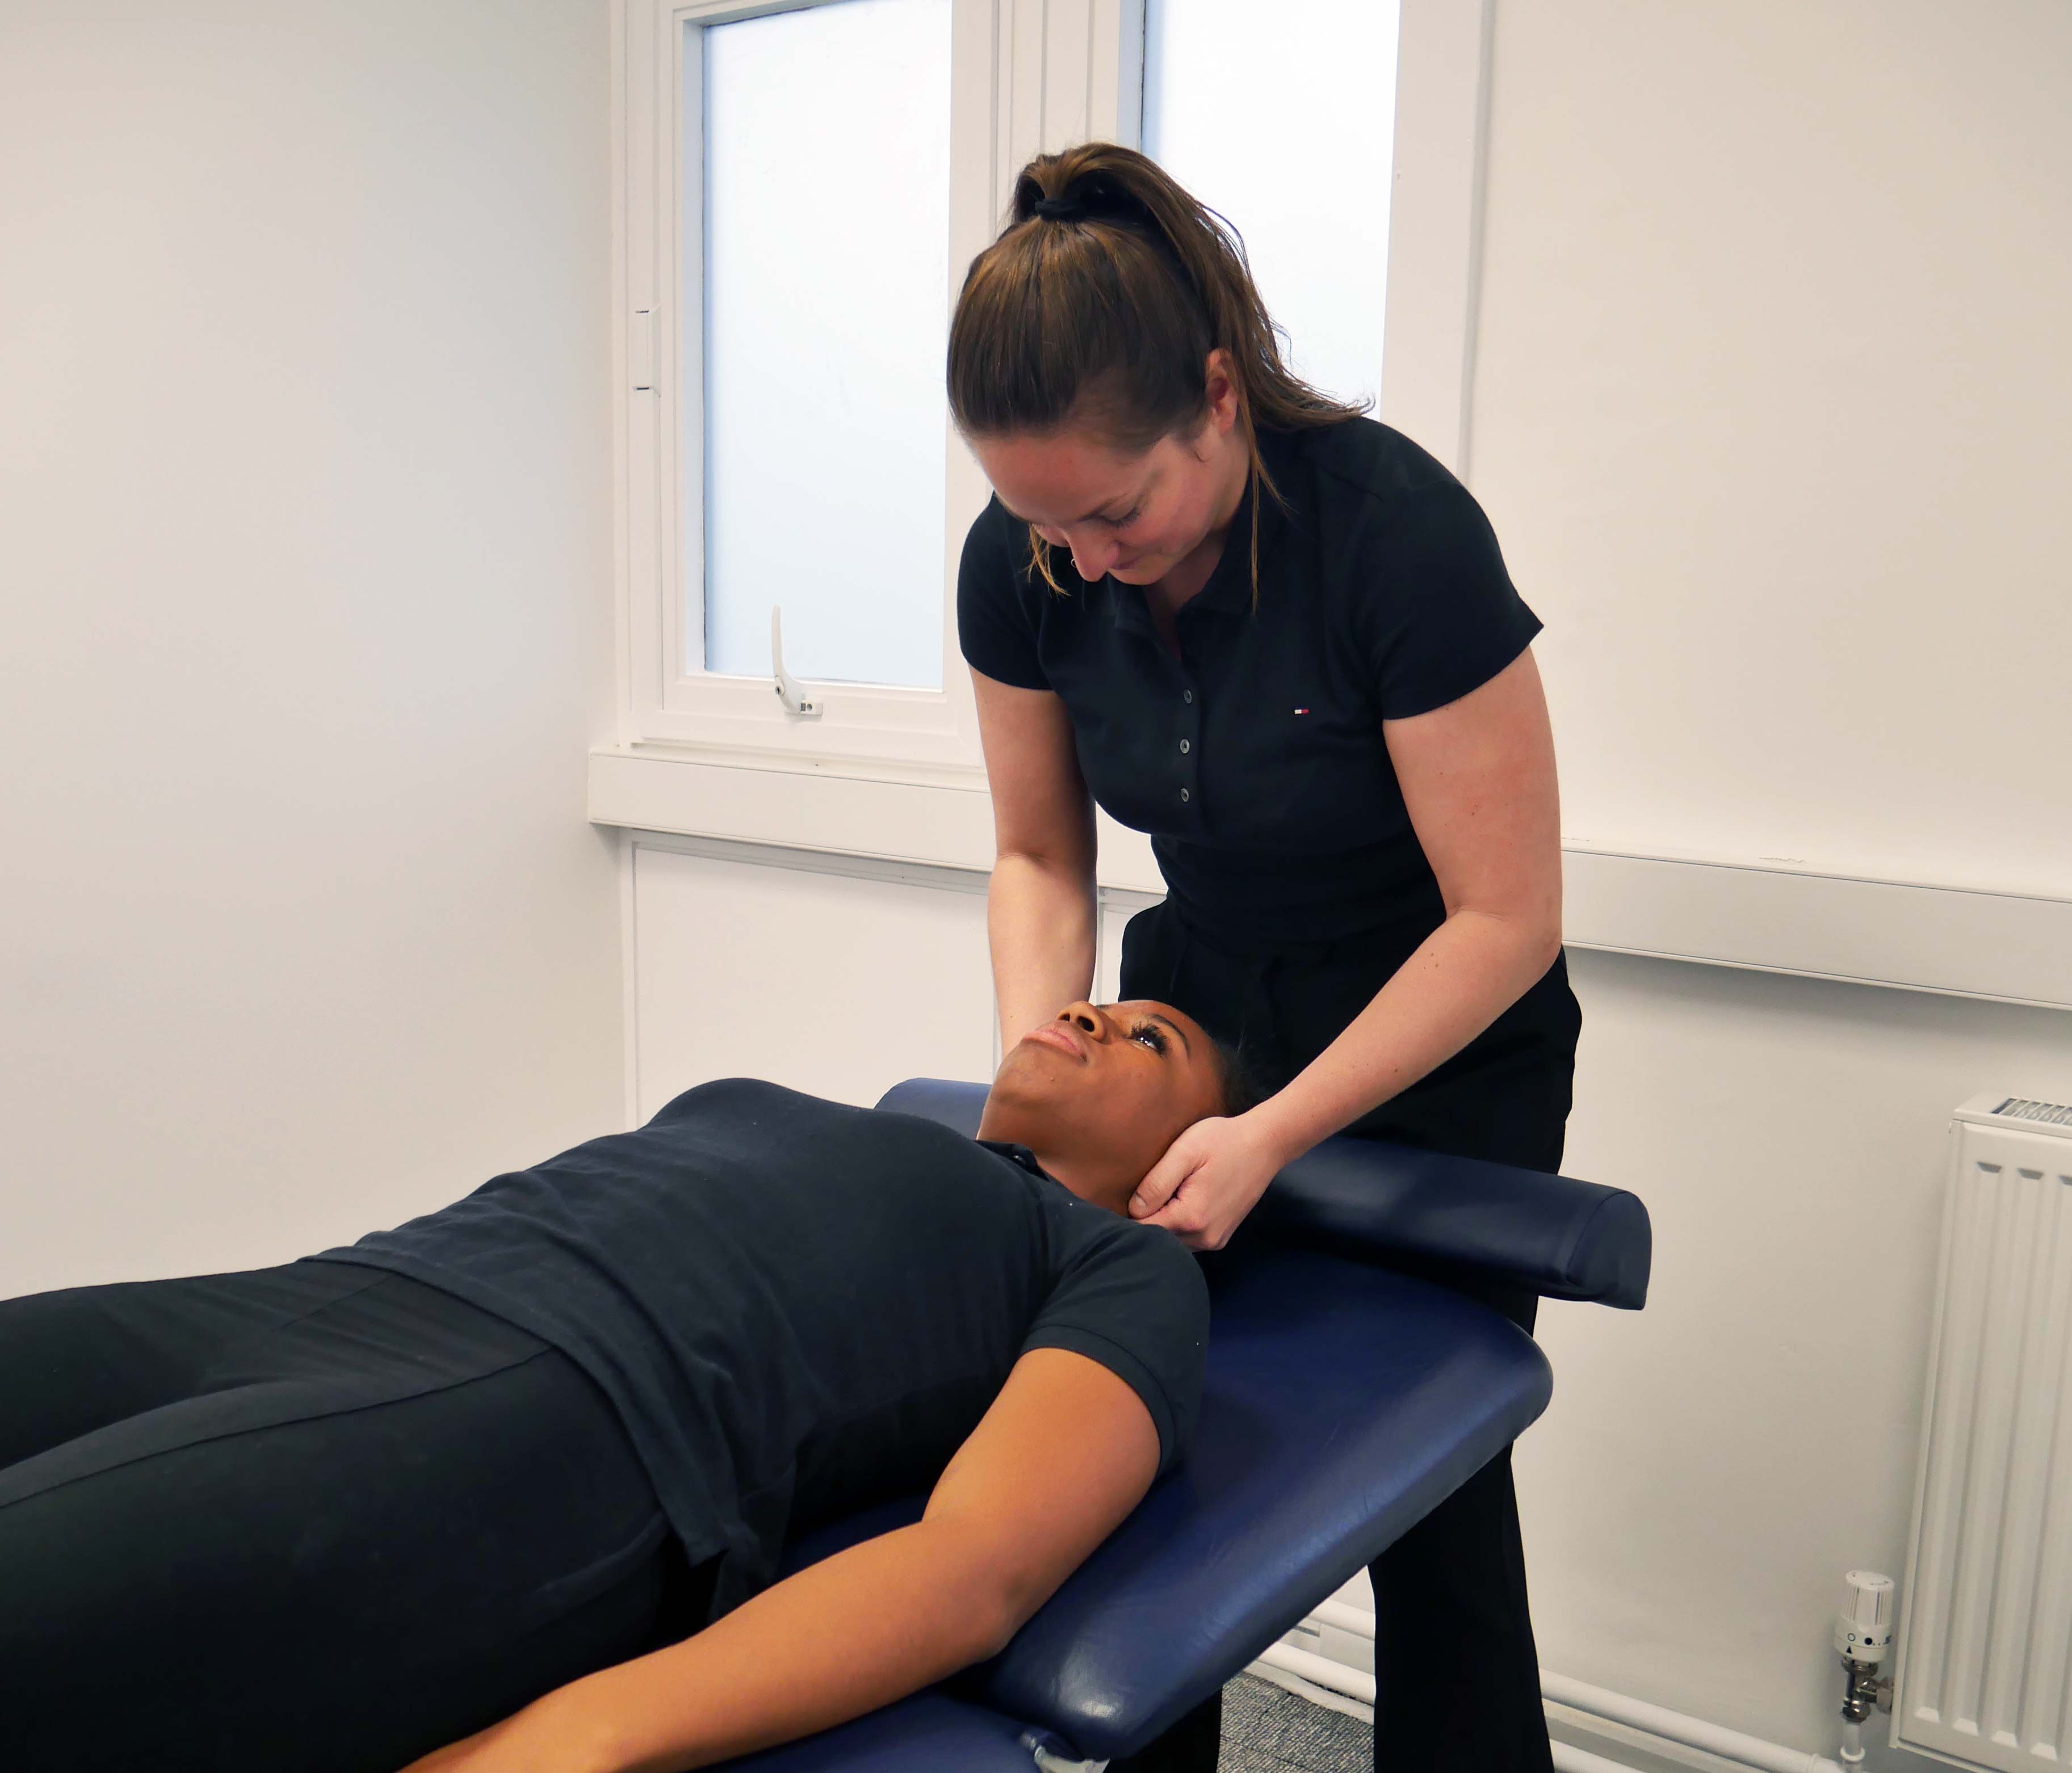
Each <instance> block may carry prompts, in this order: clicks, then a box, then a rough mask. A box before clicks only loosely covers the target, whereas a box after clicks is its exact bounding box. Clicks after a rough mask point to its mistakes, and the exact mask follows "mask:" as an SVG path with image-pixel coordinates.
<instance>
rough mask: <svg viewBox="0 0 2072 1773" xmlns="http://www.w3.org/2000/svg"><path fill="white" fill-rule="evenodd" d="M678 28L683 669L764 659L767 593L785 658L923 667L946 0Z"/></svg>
mask: <svg viewBox="0 0 2072 1773" xmlns="http://www.w3.org/2000/svg"><path fill="white" fill-rule="evenodd" d="M687 28H690V29H693V30H697V29H700V27H687ZM701 35H702V37H703V45H702V47H703V51H704V53H703V55H702V56H701V57H697V58H693V57H690V56H687V57H686V58H685V66H686V68H698V67H699V65H700V62H702V64H703V65H702V71H701V84H702V88H703V91H702V102H701V105H699V107H698V114H700V115H701V116H702V117H703V120H704V128H703V129H702V131H701V135H702V142H687V143H686V144H685V148H686V154H685V160H686V168H687V171H689V173H691V174H693V176H695V175H696V174H697V171H698V160H699V157H700V155H699V150H702V162H703V166H702V173H703V191H704V197H705V227H704V230H703V236H704V237H703V240H702V243H697V242H693V244H692V247H691V248H690V250H691V251H692V252H696V253H697V255H698V257H697V261H693V262H692V263H689V264H688V265H686V267H685V269H686V273H687V281H689V279H690V278H697V280H698V281H701V282H702V284H703V285H704V292H705V300H704V302H703V304H702V306H703V310H704V334H705V335H704V339H703V351H702V357H703V361H704V389H703V393H704V398H703V401H702V403H701V404H702V411H701V410H700V409H699V404H697V403H693V402H690V401H687V402H686V412H687V415H688V422H689V423H692V424H695V425H702V427H703V429H704V433H705V439H704V441H705V450H704V454H705V484H704V486H702V488H687V489H686V493H687V495H688V496H690V497H693V498H694V497H696V496H697V495H698V494H699V493H702V495H703V499H704V507H705V560H704V562H703V566H704V573H703V580H704V583H703V586H702V592H703V595H702V597H699V596H697V591H696V589H694V590H693V606H692V609H691V612H690V614H691V615H692V618H693V622H692V623H691V624H690V625H689V631H690V632H693V633H695V632H697V626H696V622H697V615H698V605H700V604H702V606H703V626H704V632H705V668H706V669H707V670H709V671H724V672H728V673H732V674H736V675H743V676H754V677H767V676H768V675H770V606H771V604H772V603H779V604H782V605H783V609H784V665H785V669H786V670H787V671H790V672H791V673H792V674H793V675H796V676H799V677H806V678H818V679H836V680H840V681H843V682H849V683H892V684H900V685H906V686H912V687H923V688H931V689H932V688H939V687H941V683H942V668H943V667H942V658H943V584H944V580H943V559H944V550H943V531H944V524H945V522H946V517H945V512H944V508H943V474H944V470H945V466H946V465H945V460H944V450H945V448H946V439H947V435H948V432H947V427H948V407H947V404H946V402H945V400H944V396H943V349H944V345H945V341H946V339H947V337H948V330H949V293H948V292H949V185H950V0H838V3H836V4H833V5H825V6H812V7H808V8H805V9H804V10H799V11H794V12H782V13H776V14H771V15H769V16H767V17H764V18H750V19H743V20H741V21H739V22H738V23H733V24H723V25H713V26H707V27H702V30H701ZM688 77H689V76H687V78H688ZM700 248H701V249H700ZM695 286H696V285H695V284H693V287H695ZM686 355H687V358H689V357H690V355H691V354H689V353H687V354H686ZM691 459H695V458H691ZM688 564H689V568H690V570H689V572H688V573H687V574H686V578H687V581H689V584H690V585H692V586H693V587H694V588H696V587H697V581H698V578H699V574H698V572H697V567H698V564H699V563H697V561H692V562H689V563H688Z"/></svg>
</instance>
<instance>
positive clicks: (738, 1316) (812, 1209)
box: [310, 1077, 1208, 1617]
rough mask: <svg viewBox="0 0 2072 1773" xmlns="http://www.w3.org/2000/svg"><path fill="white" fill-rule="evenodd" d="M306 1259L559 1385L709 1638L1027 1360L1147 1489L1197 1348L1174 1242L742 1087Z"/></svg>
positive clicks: (1201, 1328)
mask: <svg viewBox="0 0 2072 1773" xmlns="http://www.w3.org/2000/svg"><path fill="white" fill-rule="evenodd" d="M310 1259H312V1260H317V1261H326V1262H359V1263H364V1264H367V1265H368V1266H373V1267H377V1268H383V1269H389V1270H393V1271H395V1272H397V1273H398V1274H407V1275H409V1276H411V1277H412V1278H414V1279H417V1280H421V1281H424V1282H426V1283H429V1284H430V1285H432V1286H434V1287H441V1288H442V1289H444V1290H445V1291H447V1292H450V1293H453V1294H455V1295H458V1296H459V1297H460V1298H462V1299H467V1300H468V1301H470V1302H471V1303H474V1304H476V1305H479V1306H480V1307H483V1309H484V1310H486V1311H493V1312H495V1314H496V1315H498V1316H499V1317H501V1318H504V1319H507V1320H508V1321H509V1322H511V1323H513V1324H517V1325H519V1326H520V1328H524V1329H526V1330H529V1331H531V1332H532V1334H534V1335H535V1336H539V1337H541V1339H542V1340H545V1341H547V1342H549V1343H551V1344H553V1345H554V1346H555V1347H557V1348H560V1349H561V1351H562V1352H565V1354H567V1355H568V1356H570V1358H572V1359H573V1360H574V1361H576V1362H577V1363H578V1365H581V1366H582V1368H583V1369H584V1370H585V1371H586V1373H589V1375H590V1377H591V1378H593V1379H594V1380H595V1381H597V1383H598V1385H599V1386H601V1387H602V1389H603V1390H604V1392H605V1393H606V1395H607V1396H609V1397H610V1398H611V1401H612V1402H613V1403H614V1404H615V1406H617V1408H618V1410H619V1415H620V1416H621V1418H623V1421H624V1422H625V1424H626V1426H627V1431H628V1433H629V1434H630V1436H631V1439H632V1441H633V1444H634V1446H635V1448H636V1450H637V1451H639V1455H640V1457H641V1460H642V1463H643V1464H644V1465H645V1467H647V1471H648V1476H649V1478H650V1480H652V1482H653V1484H654V1485H655V1488H656V1492H657V1494H658V1495H659V1496H660V1498H661V1501H662V1504H663V1507H664V1509H665V1510H666V1512H668V1516H669V1521H670V1524H671V1525H672V1527H673V1528H674V1529H675V1530H676V1533H677V1534H678V1536H679V1537H680V1538H681V1539H682V1540H683V1541H684V1545H685V1551H686V1552H687V1553H689V1556H690V1558H692V1559H693V1562H701V1561H703V1560H704V1559H705V1558H711V1557H715V1556H717V1557H718V1558H721V1560H722V1562H721V1565H720V1569H719V1574H718V1578H717V1587H716V1589H715V1592H714V1595H713V1616H714V1617H717V1616H718V1615H720V1614H722V1613H724V1612H726V1611H727V1610H728V1609H729V1608H730V1607H734V1606H736V1605H738V1603H740V1602H742V1600H745V1599H747V1598H748V1597H749V1596H750V1594H754V1593H755V1592H756V1591H757V1590H759V1589H760V1588H762V1587H763V1586H766V1585H767V1583H768V1582H769V1581H770V1580H771V1575H772V1574H773V1572H774V1570H775V1567H776V1564H777V1560H778V1557H779V1553H780V1551H781V1549H782V1547H783V1544H784V1541H786V1540H787V1538H791V1537H796V1536H797V1535H798V1534H800V1533H804V1532H806V1531H808V1530H809V1529H812V1527H814V1526H816V1525H820V1524H821V1523H822V1522H824V1521H830V1520H834V1519H837V1518H839V1517H840V1516H843V1515H845V1514H849V1513H851V1512H854V1511H855V1510H857V1509H858V1508H862V1507H865V1506H866V1505H868V1504H870V1503H873V1502H876V1501H881V1500H888V1499H890V1498H892V1497H894V1496H902V1495H906V1494H911V1493H913V1492H916V1491H919V1490H922V1489H925V1488H927V1487H928V1485H930V1484H931V1483H932V1482H933V1481H934V1480H935V1478H936V1477H937V1475H939V1474H940V1472H941V1471H942V1469H943V1467H944V1466H945V1465H946V1464H948V1462H949V1459H950V1455H952V1454H953V1453H954V1452H955V1451H956V1449H957V1447H959V1445H960V1443H962V1442H963V1440H964V1438H965V1436H966V1435H968V1434H970V1432H971V1431H972V1429H973V1428H975V1427H976V1426H977V1425H978V1422H979V1418H980V1417H981V1416H982V1415H984V1414H985V1410H986V1409H987V1406H989V1405H990V1404H991V1403H992V1402H993V1398H994V1397H996V1396H997V1394H998V1393H999V1391H1000V1389H1001V1385H1003V1384H1005V1381H1006V1379H1007V1376H1008V1373H1009V1369H1011V1368H1012V1367H1013V1365H1014V1363H1015V1361H1016V1360H1017V1358H1018V1357H1019V1356H1021V1355H1022V1354H1023V1353H1024V1352H1027V1351H1028V1350H1030V1349H1031V1348H1069V1349H1071V1350H1073V1351H1075V1352H1077V1353H1079V1354H1083V1355H1085V1356H1088V1357H1090V1358H1091V1359H1092V1360H1095V1361H1099V1362H1100V1364H1101V1365H1103V1366H1105V1367H1107V1368H1108V1369H1110V1370H1111V1371H1112V1372H1113V1373H1116V1374H1118V1375H1119V1376H1120V1377H1121V1378H1123V1379H1124V1381H1127V1382H1128V1385H1130V1386H1131V1387H1132V1389H1134V1390H1135V1391H1136V1393H1137V1395H1138V1396H1139V1397H1141V1398H1142V1399H1143V1400H1144V1402H1145V1406H1146V1408H1148V1409H1149V1410H1150V1412H1151V1418H1152V1420H1153V1422H1155V1423H1156V1424H1157V1430H1158V1447H1159V1466H1158V1468H1159V1471H1160V1472H1161V1474H1162V1473H1163V1472H1164V1471H1166V1470H1167V1469H1168V1468H1169V1467H1170V1466H1171V1465H1172V1463H1174V1460H1175V1459H1178V1458H1179V1457H1180V1456H1181V1455H1182V1454H1183V1453H1184V1451H1185V1450H1186V1446H1187V1444H1188V1443H1189V1441H1190V1439H1191V1437H1192V1434H1193V1430H1194V1415H1195V1411H1196V1410H1197V1407H1198V1403H1199V1400H1200V1393H1201V1383H1202V1356H1203V1350H1204V1347H1205V1345H1206V1343H1207V1335H1208V1292H1207V1287H1206V1285H1205V1283H1203V1281H1202V1275H1201V1273H1200V1270H1199V1269H1198V1266H1197V1265H1196V1263H1195V1262H1194V1258H1193V1256H1192V1255H1191V1254H1190V1253H1189V1252H1188V1250H1186V1247H1185V1246H1183V1245H1182V1244H1181V1243H1180V1242H1179V1241H1178V1239H1177V1238H1175V1237H1174V1236H1173V1235H1172V1233H1170V1232H1168V1231H1166V1230H1165V1229H1162V1228H1159V1227H1155V1226H1150V1225H1137V1224H1135V1223H1133V1222H1132V1221H1128V1220H1126V1219H1123V1218H1120V1217H1117V1216H1116V1214H1114V1213H1109V1212H1107V1211H1105V1210H1104V1209H1101V1208H1100V1207H1096V1206H1093V1205H1089V1204H1088V1203H1087V1202H1086V1201H1083V1200H1080V1199H1079V1198H1078V1196H1075V1195H1074V1194H1073V1193H1072V1192H1071V1191H1070V1190H1069V1189H1067V1188H1065V1187H1064V1186H1063V1184H1061V1183H1059V1182H1056V1181H1054V1180H1052V1179H1051V1178H1050V1177H1049V1176H1046V1175H1045V1174H1044V1173H1043V1172H1042V1170H1041V1169H1040V1168H1038V1167H1037V1165H1036V1162H1035V1159H1034V1158H1033V1157H1031V1156H1030V1154H1029V1153H1028V1152H1027V1151H1026V1150H1024V1149H1023V1148H1022V1147H1019V1146H1013V1145H1007V1144H1004V1143H997V1142H993V1141H977V1140H973V1139H967V1138H965V1137H964V1135H961V1134H960V1133H957V1132H954V1131H952V1130H951V1129H949V1128H948V1127H943V1126H940V1125H939V1124H938V1123H936V1122H934V1121H931V1120H924V1119H922V1118H919V1117H918V1116H915V1115H911V1114H893V1113H888V1112H883V1111H880V1110H872V1109H861V1108H851V1107H847V1106H843V1105H841V1104H839V1103H836V1102H824V1101H822V1100H821V1099H820V1098H817V1097H813V1096H806V1095H801V1094H799V1093H798V1092H797V1091H796V1090H786V1089H783V1088H782V1087H780V1086H778V1085H775V1084H769V1083H762V1082H759V1081H755V1080H754V1079H751V1078H743V1077H735V1078H728V1079H725V1080H723V1081H719V1082H717V1083H709V1084H704V1085H701V1086H699V1087H698V1088H697V1089H695V1090H689V1091H686V1092H685V1094H683V1095H680V1096H679V1097H677V1098H676V1100H675V1101H674V1102H671V1103H670V1104H669V1105H668V1106H667V1107H666V1108H664V1110H662V1111H661V1112H660V1114H657V1115H656V1117H655V1118H653V1119H652V1121H650V1122H648V1124H647V1125H646V1126H645V1127H641V1128H639V1130H638V1131H634V1132H630V1133H621V1134H616V1135H612V1136H611V1137H609V1138H606V1139H592V1140H591V1141H590V1143H587V1144H585V1145H578V1147H575V1149H574V1150H573V1151H565V1152H563V1153H562V1154H561V1155H560V1156H559V1157H557V1158H554V1159H551V1160H550V1161H549V1162H547V1163H545V1164H541V1165H539V1166H538V1167H537V1168H533V1169H529V1170H520V1171H517V1172H513V1173H512V1174H510V1175H508V1176H498V1177H496V1178H495V1180H491V1181H490V1182H487V1183H485V1184H483V1186H482V1187H481V1188H478V1189H477V1190H476V1191H475V1192H474V1193H473V1194H471V1195H470V1196H467V1198H466V1199H465V1200H459V1201H456V1202H455V1203H454V1205H451V1206H450V1207H446V1208H443V1209H441V1210H440V1211H438V1212H437V1213H430V1214H428V1215H426V1217H423V1218H420V1219H413V1220H412V1221H409V1223H408V1224H407V1225H401V1226H399V1227H397V1229H395V1230H393V1231H378V1232H375V1233H372V1234H370V1235H369V1236H368V1237H363V1238H362V1239H361V1240H360V1242H358V1243H356V1244H353V1245H352V1246H348V1247H346V1248H343V1249H338V1250H326V1251H324V1252H323V1254H322V1255H321V1256H319V1257H316V1258H310Z"/></svg>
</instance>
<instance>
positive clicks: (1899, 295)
mask: <svg viewBox="0 0 2072 1773" xmlns="http://www.w3.org/2000/svg"><path fill="white" fill-rule="evenodd" d="M1497 21H1498V22H1497V31H1496V39H1495V41H1496V51H1495V63H1494V71H1493V77H1492V83H1491V107H1490V146H1489V162H1488V183H1487V193H1488V195H1487V211H1486V223H1487V226H1486V239H1485V246H1484V257H1483V297H1482V313H1481V325H1480V329H1479V332H1478V339H1477V362H1476V371H1475V392H1474V425H1473V429H1472V437H1471V443H1470V458H1471V472H1472V477H1473V480H1474V486H1475V488H1476V490H1477V491H1478V494H1479V495H1482V497H1483V499H1485V501H1486V503H1487V504H1488V505H1489V507H1490V511H1491V513H1492V515H1494V518H1495V519H1496V524H1497V530H1498V534H1499V535H1500V536H1502V537H1503V544H1504V548H1505V552H1506V554H1507V556H1508V558H1509V559H1510V561H1511V565H1512V568H1513V570H1514V572H1515V575H1516V577H1517V578H1518V581H1519V584H1520V585H1521V586H1522V587H1523V588H1524V589H1525V591H1526V593H1527V597H1529V598H1530V599H1531V601H1533V602H1534V604H1535V607H1537V608H1538V609H1539V610H1540V614H1542V615H1543V616H1544V618H1546V619H1547V621H1548V634H1547V638H1546V639H1545V641H1544V642H1543V644H1542V646H1541V648H1540V651H1541V655H1542V658H1543V662H1544V665H1545V667H1546V671H1547V675H1548V684H1549V690H1550V696H1551V700H1552V704H1553V706H1554V711H1555V714H1556V720H1557V723H1558V726H1559V730H1560V737H1561V743H1562V764H1563V777H1564V802H1565V810H1566V813H1567V815H1568V816H1567V818H1566V819H1565V820H1564V831H1565V832H1566V834H1567V835H1568V836H1569V837H1570V838H1572V839H1581V840H1585V841H1588V842H1592V843H1597V844H1600V845H1601V846H1603V847H1606V848H1631V849H1634V850H1635V851H1637V852H1638V853H1642V854H1660V853H1671V854H1674V853H1676V852H1698V853H1700V854H1714V855H1724V856H1735V857H1745V858H1749V859H1753V858H1754V857H1757V856H1785V857H1792V858H1799V859H1803V860H1807V861H1809V862H1810V863H1811V864H1813V865H1814V866H1815V867H1823V866H1824V867H1826V868H1830V869H1831V870H1832V871H1834V872H1844V873H1859V874H1866V875H1869V876H1873V877H1877V878H1885V879H1896V880H1928V881H1933V882H1942V881H1951V882H1957V883H1963V884H1977V885H1984V886H1988V887H2001V888H2010V889H2029V890H2033V891H2037V892H2040V893H2044V894H2045V895H2054V896H2056V897H2072V819H2066V818H2064V817H2062V816H2058V817H2051V816H2049V815H2048V814H2047V813H2045V812H2044V810H2045V809H2052V808H2055V809H2062V807H2063V806H2065V804H2066V786H2067V782H2068V777H2069V776H2072V720H2067V719H2066V678H2065V667H2066V659H2068V657H2072V594H2068V593H2072V498H2068V497H2067V496H2066V482H2067V479H2068V476H2072V326H2068V325H2067V324H2066V315H2067V314H2068V313H2072V204H2068V202H2067V199H2066V168H2067V167H2068V166H2072V8H2068V7H2066V6H2064V5H2063V4H2062V0H1984V3H1982V4H1977V5H1970V6H1950V5H1947V4H1944V3H1942V0H1741V3H1736V0H1682V3H1679V4H1675V5H1671V6H1659V5H1658V6H1650V5H1646V4H1644V3H1636V0H1563V3H1561V4H1558V5H1556V4H1549V3H1548V0H1516V3H1512V0H1505V3H1503V4H1501V5H1499V6H1498V8H1497ZM2040 814H2041V815H2042V816H2039V815H2040ZM1959 820H1963V821H1965V822H1967V825H1968V827H1969V829H1968V831H1967V835H1965V836H1964V837H1963V839H1958V838H1956V837H1955V836H1954V835H1952V833H1953V827H1954V826H1955V823H1956V822H1957V821H1959Z"/></svg>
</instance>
